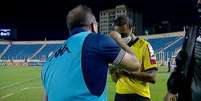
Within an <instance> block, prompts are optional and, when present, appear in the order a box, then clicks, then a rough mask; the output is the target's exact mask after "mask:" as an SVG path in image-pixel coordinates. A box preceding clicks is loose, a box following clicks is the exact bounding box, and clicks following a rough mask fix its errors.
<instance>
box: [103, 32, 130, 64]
mask: <svg viewBox="0 0 201 101" xmlns="http://www.w3.org/2000/svg"><path fill="white" fill-rule="evenodd" d="M99 52H100V54H101V55H102V57H103V59H104V60H105V61H107V62H108V63H112V64H114V65H118V64H119V63H120V62H121V61H122V59H123V57H124V56H125V53H126V52H125V51H124V50H123V49H121V47H120V46H119V45H118V44H117V43H116V42H115V41H114V40H113V39H112V38H110V37H108V36H106V35H101V36H100V38H99Z"/></svg>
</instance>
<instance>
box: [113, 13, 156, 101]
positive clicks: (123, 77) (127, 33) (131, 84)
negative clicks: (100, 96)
mask: <svg viewBox="0 0 201 101" xmlns="http://www.w3.org/2000/svg"><path fill="white" fill-rule="evenodd" d="M114 27H115V30H116V31H117V32H119V33H120V35H121V37H122V39H123V40H124V42H125V43H126V44H127V45H128V46H129V47H130V48H131V50H132V51H133V52H134V53H135V54H136V57H137V59H138V60H139V61H140V65H141V68H140V72H129V71H127V70H125V69H124V68H123V67H122V68H114V69H110V70H111V72H112V73H111V74H112V77H113V78H117V80H116V81H117V82H116V95H115V101H150V99H151V96H150V90H149V83H155V76H156V71H157V65H156V57H155V54H154V50H153V48H152V47H151V45H150V44H149V42H147V41H145V40H144V39H142V38H139V37H136V36H135V35H134V34H133V33H132V32H133V31H132V30H133V21H132V19H131V18H130V17H128V16H120V17H118V18H117V19H116V20H115V21H114Z"/></svg>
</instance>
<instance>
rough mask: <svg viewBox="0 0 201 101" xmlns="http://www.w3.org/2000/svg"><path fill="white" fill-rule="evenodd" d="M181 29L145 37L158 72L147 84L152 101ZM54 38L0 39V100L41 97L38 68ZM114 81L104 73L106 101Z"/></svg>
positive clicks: (158, 97)
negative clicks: (151, 48)
mask: <svg viewBox="0 0 201 101" xmlns="http://www.w3.org/2000/svg"><path fill="white" fill-rule="evenodd" d="M183 36H184V31H181V32H172V33H164V34H156V35H149V36H139V37H142V38H144V39H146V40H148V41H149V42H150V43H151V45H152V46H153V48H154V50H155V54H156V56H157V61H158V67H159V72H158V74H157V83H156V84H154V85H151V94H152V99H153V101H162V100H163V97H164V95H165V93H166V81H167V78H168V76H169V74H170V72H168V68H167V66H168V61H171V66H172V67H174V66H175V62H174V59H175V56H176V54H177V53H178V51H179V50H180V49H181V47H182V43H183V40H184V37H183ZM62 43H63V40H58V41H47V40H45V41H1V42H0V53H1V54H0V58H1V60H0V65H1V66H0V77H1V78H0V92H1V93H0V101H39V100H41V98H42V88H43V87H42V83H41V79H40V70H41V68H40V67H41V66H42V64H43V63H44V62H45V60H46V59H47V58H48V55H51V54H54V52H55V51H56V50H57V49H58V48H59V46H61V45H62ZM114 87H115V84H114V83H113V82H112V80H111V78H110V76H108V91H109V93H108V94H109V97H108V98H109V101H113V97H114V93H115V88H114Z"/></svg>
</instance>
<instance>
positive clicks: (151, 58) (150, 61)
mask: <svg viewBox="0 0 201 101" xmlns="http://www.w3.org/2000/svg"><path fill="white" fill-rule="evenodd" d="M143 66H144V70H145V71H146V70H149V69H156V70H157V63H156V56H155V54H154V50H153V48H152V46H151V45H150V44H147V45H145V52H144V56H143Z"/></svg>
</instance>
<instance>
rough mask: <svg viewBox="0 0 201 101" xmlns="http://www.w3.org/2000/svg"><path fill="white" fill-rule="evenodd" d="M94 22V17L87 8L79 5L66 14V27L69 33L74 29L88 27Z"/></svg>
mask: <svg viewBox="0 0 201 101" xmlns="http://www.w3.org/2000/svg"><path fill="white" fill-rule="evenodd" d="M94 20H95V19H94V15H93V13H92V11H91V9H90V8H89V7H87V6H84V5H79V6H77V7H75V8H73V9H72V10H71V11H70V12H69V13H68V15H67V26H68V29H69V30H70V31H71V30H72V29H74V28H76V27H82V26H86V25H90V24H91V23H93V21H94Z"/></svg>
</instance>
